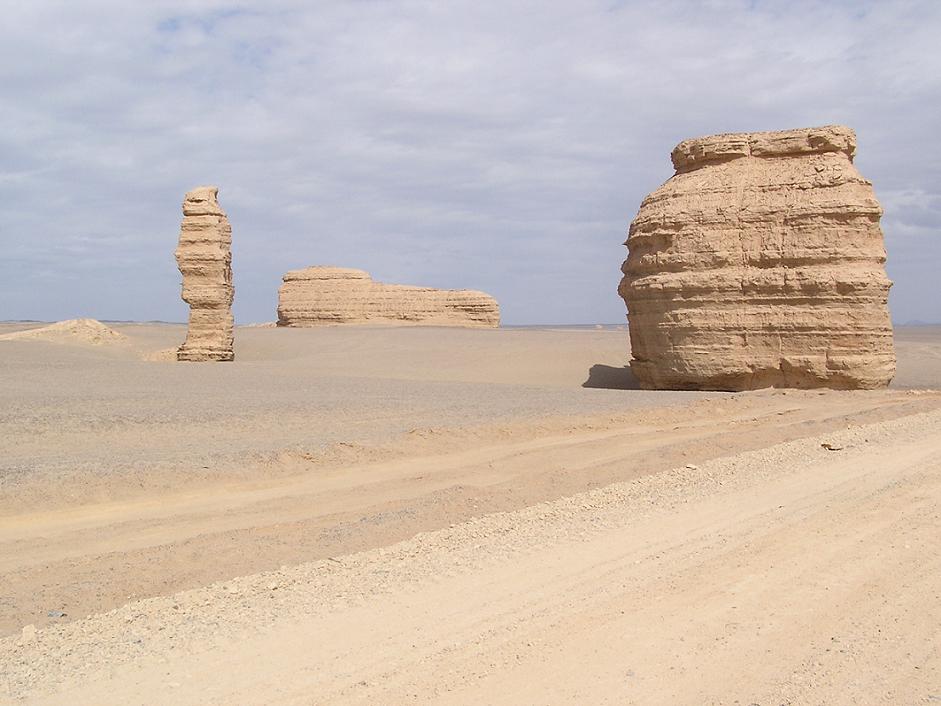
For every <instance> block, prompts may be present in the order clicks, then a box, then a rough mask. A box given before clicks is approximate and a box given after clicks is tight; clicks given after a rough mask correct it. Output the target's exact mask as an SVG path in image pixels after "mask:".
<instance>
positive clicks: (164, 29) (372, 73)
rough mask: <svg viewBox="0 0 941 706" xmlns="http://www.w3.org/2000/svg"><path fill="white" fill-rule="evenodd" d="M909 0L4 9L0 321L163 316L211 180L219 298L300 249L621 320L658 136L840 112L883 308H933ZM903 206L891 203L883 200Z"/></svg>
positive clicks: (923, 112) (170, 306)
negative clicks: (888, 294) (227, 226)
mask: <svg viewBox="0 0 941 706" xmlns="http://www.w3.org/2000/svg"><path fill="white" fill-rule="evenodd" d="M939 28H941V6H938V5H937V4H936V3H934V2H920V3H919V2H910V3H878V2H874V3H869V4H866V3H858V2H846V3H838V2H806V1H798V2H792V3H787V4H783V3H776V2H731V1H729V2H724V1H717V2H711V3H705V4H704V3H698V2H658V3H653V2H650V3H643V2H611V1H605V2H601V1H598V2H593V1H589V0H585V1H582V2H568V1H565V2H562V1H561V0H558V1H544V2H521V1H513V0H510V1H508V2H504V3H479V2H470V1H467V0H455V1H454V2H448V3H439V2H430V1H418V0H411V1H403V2H396V1H392V0H389V1H380V0H360V1H358V2H346V1H344V2H330V1H328V0H324V1H323V2H318V3H316V6H314V5H311V4H310V3H304V2H299V1H298V2H294V1H285V2H267V3H261V2H241V3H232V2H222V1H219V2H200V1H197V0H191V1H189V2H183V1H180V2H154V3H118V2H104V1H101V0H99V1H98V2H83V3H66V2H62V3H55V2H45V3H21V4H20V5H19V6H18V7H16V8H13V9H11V10H8V12H7V14H6V15H5V23H4V25H3V27H2V28H0V78H2V81H0V153H2V154H3V155H4V158H3V160H2V163H0V246H2V247H3V249H4V253H5V257H4V259H3V260H2V261H0V318H21V317H33V318H43V319H56V318H64V317H68V316H77V315H91V316H97V317H100V318H125V319H128V318H132V319H152V318H162V319H174V320H182V319H184V318H185V315H186V308H185V305H184V304H183V303H182V301H180V299H179V275H178V273H177V271H176V266H175V263H174V261H173V256H172V251H173V248H174V247H175V243H176V237H177V232H178V228H179V220H180V212H179V208H180V201H181V199H182V195H183V193H184V192H185V191H186V190H187V189H189V188H191V187H193V186H196V185H198V184H203V183H213V184H217V185H219V186H220V189H221V190H220V200H221V203H222V205H223V207H224V208H225V209H226V210H227V212H228V213H229V217H230V220H231V221H232V223H233V230H234V245H233V247H234V266H235V278H236V316H237V318H238V319H239V320H242V321H248V320H264V319H271V318H273V317H274V308H275V301H276V290H277V286H278V283H279V278H280V275H281V274H282V273H283V272H284V271H286V270H288V269H293V268H296V267H302V266H305V265H308V264H315V263H322V264H337V265H346V266H353V267H362V268H364V269H367V270H369V271H370V272H371V273H372V274H373V275H374V276H375V277H376V278H377V279H382V280H386V281H396V282H407V283H414V284H428V285H432V286H442V287H471V288H480V289H485V290H487V291H490V292H492V293H493V294H495V295H496V296H497V297H498V298H499V299H500V301H501V305H502V309H503V312H504V318H505V320H506V321H507V322H509V323H549V322H594V321H610V322H615V321H621V320H623V304H622V303H621V302H620V300H619V299H618V298H617V295H616V293H615V288H616V286H617V280H618V277H619V271H618V268H619V265H620V261H621V260H622V259H623V257H624V255H625V252H624V248H623V246H622V245H621V243H622V241H623V239H624V233H625V231H626V228H627V225H628V223H629V222H630V220H631V218H632V217H633V215H634V213H635V212H636V210H637V207H638V205H639V203H640V201H641V199H642V198H643V196H644V194H646V193H648V192H649V191H651V190H653V189H654V188H656V186H658V185H659V184H660V183H661V182H662V181H663V180H665V179H666V178H668V177H669V176H670V173H671V170H670V164H669V152H670V150H671V149H672V147H673V145H674V144H675V143H676V142H678V141H679V140H681V139H683V138H686V137H691V136H695V135H702V134H709V133H713V132H728V131H739V130H749V131H750V130H762V129H781V128H789V127H797V126H802V125H815V124H826V123H834V122H840V123H846V124H849V125H851V126H853V127H855V128H856V130H857V132H858V135H859V141H860V149H859V158H858V160H857V164H858V165H859V167H860V169H861V171H862V172H863V173H864V174H865V175H866V176H867V178H869V179H871V180H872V181H873V182H874V184H875V185H876V189H877V193H878V194H879V196H880V198H882V200H883V202H884V205H885V207H886V216H885V221H884V223H885V230H886V237H887V246H888V250H889V255H890V261H889V268H890V274H891V275H892V276H893V278H894V279H895V280H896V286H895V288H894V289H893V300H892V306H893V313H894V315H895V317H896V319H898V320H907V319H923V320H941V303H939V302H941V297H937V296H933V297H932V296H927V295H928V294H930V284H931V282H933V281H934V278H933V275H932V274H931V273H932V272H937V270H938V265H939V264H941V263H939V262H938V260H939V258H941V242H939V240H938V239H937V237H936V234H937V231H938V228H939V225H941V214H939V211H938V208H937V202H938V199H939V195H941V187H939V184H941V178H939V177H941V174H939V171H941V167H939V166H938V165H939V161H938V160H937V159H936V156H935V155H934V154H933V153H932V151H931V145H932V144H933V142H932V140H933V136H934V131H935V125H934V123H935V122H936V121H935V119H934V116H936V115H937V114H938V110H939V107H941V78H939V77H941V55H939V53H938V52H937V51H936V50H935V44H936V40H935V35H936V33H937V31H938V29H939ZM906 194H907V195H908V196H904V195H906Z"/></svg>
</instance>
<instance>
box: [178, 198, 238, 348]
mask: <svg viewBox="0 0 941 706" xmlns="http://www.w3.org/2000/svg"><path fill="white" fill-rule="evenodd" d="M218 193H219V190H218V189H217V188H216V187H215V186H201V187H199V188H196V189H193V190H192V191H190V192H189V193H188V194H186V198H185V199H184V200H183V224H182V226H181V227H180V244H179V246H178V247H177V249H176V261H177V263H178V264H179V267H180V273H181V274H182V275H183V294H182V296H183V300H184V301H185V302H187V303H188V304H189V305H190V316H189V329H188V331H187V334H186V342H185V343H183V345H182V346H180V349H179V350H178V351H177V360H188V361H205V360H210V361H211V360H218V361H225V360H232V359H233V358H234V353H233V350H232V325H233V319H232V299H233V297H234V295H235V289H234V287H233V286H232V227H231V226H230V225H229V219H228V218H226V215H225V212H224V211H223V210H222V209H221V208H220V207H219V201H218V199H217V196H218Z"/></svg>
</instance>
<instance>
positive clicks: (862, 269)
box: [618, 126, 895, 390]
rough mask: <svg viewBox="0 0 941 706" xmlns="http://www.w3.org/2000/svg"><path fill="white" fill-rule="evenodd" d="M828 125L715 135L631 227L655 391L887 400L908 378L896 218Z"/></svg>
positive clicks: (628, 298) (677, 155) (684, 158)
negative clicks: (786, 391) (893, 297)
mask: <svg viewBox="0 0 941 706" xmlns="http://www.w3.org/2000/svg"><path fill="white" fill-rule="evenodd" d="M855 153H856V135H855V133H854V132H853V131H852V130H851V129H850V128H847V127H843V126H828V127H820V128H806V129H799V130H788V131H784V132H759V133H748V134H729V135H714V136H711V137H703V138H698V139H693V140H685V141H683V142H681V143H680V144H679V145H677V147H676V149H674V150H673V155H672V157H673V166H674V168H675V169H676V173H675V174H674V176H673V177H672V178H671V179H670V180H668V181H667V182H666V183H665V184H663V186H661V187H660V188H659V189H657V190H656V191H654V192H653V193H652V194H650V195H649V196H648V197H647V198H646V199H644V201H643V203H642V204H641V207H640V211H639V212H638V214H637V217H636V218H635V219H634V221H633V223H631V227H630V232H629V234H628V238H627V242H626V243H625V244H626V245H627V247H628V257H627V260H626V261H625V262H624V264H623V266H622V268H621V269H622V272H623V273H624V277H623V279H622V280H621V284H620V287H619V288H618V292H619V293H620V295H621V296H622V297H623V298H624V301H625V303H626V304H627V310H628V321H629V324H630V336H631V351H632V354H633V360H632V361H631V369H632V371H633V372H634V374H635V376H636V377H637V379H638V381H639V382H640V384H641V386H642V387H644V388H647V389H694V390H695V389H703V390H751V389H757V388H763V387H795V388H811V387H830V388H837V389H857V388H864V389H870V388H878V387H884V386H886V385H888V383H889V381H890V380H891V379H892V376H893V375H894V374H895V351H894V347H893V343H892V325H891V322H890V320H889V311H888V305H887V298H888V292H889V287H890V286H891V282H890V281H889V279H888V278H887V277H886V274H885V267H884V263H885V246H884V244H883V239H882V231H881V229H880V227H879V219H880V217H881V215H882V209H881V207H880V206H879V203H878V201H877V200H876V197H875V195H874V193H873V190H872V184H871V183H870V182H868V181H866V180H865V179H864V178H863V177H862V176H861V175H860V173H859V172H858V171H857V170H856V168H855V167H854V166H853V157H854V155H855Z"/></svg>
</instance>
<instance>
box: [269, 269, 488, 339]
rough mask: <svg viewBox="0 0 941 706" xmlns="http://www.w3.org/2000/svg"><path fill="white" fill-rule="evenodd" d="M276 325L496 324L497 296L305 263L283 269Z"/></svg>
mask: <svg viewBox="0 0 941 706" xmlns="http://www.w3.org/2000/svg"><path fill="white" fill-rule="evenodd" d="M283 279H284V283H283V284H282V285H281V288H280V289H279V290H278V326H295V327H307V326H320V325H324V324H350V323H360V324H362V323H378V324H390V323H391V324H406V325H418V324H425V325H435V326H467V327H478V328H495V327H497V326H499V325H500V307H499V305H498V304H497V300H496V299H494V298H493V297H491V296H490V295H488V294H484V293H483V292H475V291H472V290H468V289H460V290H448V289H432V288H430V287H412V286H407V285H402V284H383V283H381V282H374V281H373V280H372V278H371V277H370V276H369V274H368V273H366V272H364V271H362V270H353V269H346V268H341V267H307V268H305V269H303V270H292V271H291V272H288V273H287V274H285V275H284V278H283Z"/></svg>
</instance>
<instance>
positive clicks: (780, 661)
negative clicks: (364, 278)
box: [0, 322, 941, 704]
mask: <svg viewBox="0 0 941 706" xmlns="http://www.w3.org/2000/svg"><path fill="white" fill-rule="evenodd" d="M103 326H105V327H107V328H108V329H110V330H112V331H113V332H115V333H116V334H117V336H115V337H108V338H107V339H106V342H105V343H100V342H99V343H95V342H90V341H89V340H88V339H87V337H82V336H79V335H75V334H74V333H73V339H72V340H71V342H69V341H68V340H66V342H65V343H63V341H62V334H61V333H58V332H57V330H54V331H53V332H52V333H46V334H45V335H44V336H43V335H39V334H34V335H33V336H31V337H30V336H23V335H20V334H22V333H23V332H28V331H41V330H42V327H41V326H39V325H38V324H26V323H24V324H4V325H2V326H0V329H2V332H0V371H2V383H3V384H2V387H0V390H2V392H0V395H2V397H0V403H2V406H0V409H3V410H4V415H3V419H2V426H3V433H2V435H0V439H2V441H0V451H2V458H3V459H4V464H3V474H2V476H0V479H2V494H0V497H2V504H0V567H2V574H3V577H4V581H3V592H2V602H0V630H2V633H3V636H2V638H0V665H2V667H0V670H2V671H0V677H2V678H0V688H2V689H4V691H3V692H0V693H4V695H5V696H6V697H7V698H8V699H12V700H13V702H14V703H21V702H22V703H37V704H38V703H74V704H81V703H89V704H107V703H116V704H117V703H129V702H135V701H136V700H141V699H143V700H144V701H146V702H147V703H174V704H185V703H193V704H197V703H199V704H202V703H232V702H235V701H238V702H241V703H273V704H274V703H276V704H286V703H312V702H316V703H401V702H404V701H409V702H419V703H467V702H469V701H471V700H476V701H480V700H482V701H484V702H487V703H507V704H510V703H550V702H551V703H558V702H563V701H565V702H570V701H582V702H585V701H591V702H599V703H600V702H605V701H606V700H609V701H611V700H617V701H618V702H623V703H661V702H664V701H665V700H672V701H674V702H676V703H709V702H714V703H733V695H734V698H739V697H742V698H745V699H748V700H750V702H755V703H778V702H782V701H783V700H784V699H790V700H791V702H792V703H851V702H852V701H850V698H854V699H856V700H857V702H859V703H876V702H878V703H883V702H884V703H918V702H919V700H924V699H925V698H927V695H929V694H933V693H934V691H933V690H934V689H935V685H936V684H937V679H938V676H939V672H938V660H937V654H936V644H935V641H934V637H935V634H936V633H935V630H934V627H935V626H936V625H937V620H938V618H939V617H941V616H939V615H938V613H937V608H936V606H937V605H938V602H937V601H936V600H935V598H936V596H937V588H938V586H937V580H936V577H937V570H938V568H939V563H941V555H939V550H938V546H939V544H938V542H937V527H938V517H937V507H938V500H939V499H941V498H939V496H941V484H939V483H938V479H939V474H938V471H939V468H941V327H932V326H921V327H898V328H897V329H896V341H895V346H896V351H897V355H898V373H897V375H896V378H895V380H894V381H893V383H892V385H891V386H890V387H889V388H888V389H887V390H872V391H850V392H846V391H833V390H775V389H769V390H759V391H753V392H742V393H715V392H689V391H677V392H668V391H667V392H664V391H645V390H641V389H638V387H639V385H638V384H637V381H636V380H635V379H634V378H633V376H632V374H631V372H630V369H629V368H628V367H627V365H626V361H627V359H626V357H625V340H626V331H625V328H624V327H623V326H609V327H594V326H585V327H519V328H513V327H504V328H500V329H461V328H438V327H383V326H358V327H344V326H334V327H320V328H315V329H292V328H274V327H237V328H236V335H235V348H236V355H235V361H234V362H230V363H226V364H224V365H217V364H212V363H205V364H193V363H188V362H176V360H175V358H174V357H173V356H161V352H165V351H169V352H171V353H172V351H173V350H174V346H175V345H177V344H178V342H179V341H180V340H182V338H183V337H184V336H185V327H183V326H180V325H169V324H119V323H108V322H106V323H105V324H103ZM60 328H61V327H60ZM66 328H68V329H69V330H73V331H74V330H77V329H76V327H75V326H71V327H66ZM84 328H87V326H86V327H84ZM84 328H82V329H81V330H84ZM96 330H97V329H96ZM9 334H13V336H10V335H9ZM50 338H52V339H53V340H50ZM861 665H862V667H861ZM730 675H731V677H734V683H735V687H734V690H733V689H730V688H729V681H728V680H729V678H730ZM311 694H316V698H311ZM872 694H877V695H878V699H877V700H870V697H871V695H872ZM145 695H146V697H145Z"/></svg>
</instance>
